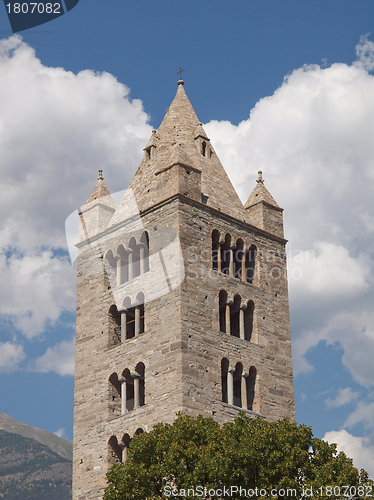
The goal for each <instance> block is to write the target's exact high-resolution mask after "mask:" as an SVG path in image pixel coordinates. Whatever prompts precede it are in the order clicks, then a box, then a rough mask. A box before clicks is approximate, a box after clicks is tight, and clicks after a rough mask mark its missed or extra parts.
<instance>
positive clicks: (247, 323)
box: [244, 300, 255, 341]
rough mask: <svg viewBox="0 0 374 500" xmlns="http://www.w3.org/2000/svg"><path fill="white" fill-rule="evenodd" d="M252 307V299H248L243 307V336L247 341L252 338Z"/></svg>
mask: <svg viewBox="0 0 374 500" xmlns="http://www.w3.org/2000/svg"><path fill="white" fill-rule="evenodd" d="M254 307H255V306H254V303H253V301H252V300H249V301H248V304H247V307H246V308H245V309H244V338H245V340H248V341H250V340H252V332H253V314H254Z"/></svg>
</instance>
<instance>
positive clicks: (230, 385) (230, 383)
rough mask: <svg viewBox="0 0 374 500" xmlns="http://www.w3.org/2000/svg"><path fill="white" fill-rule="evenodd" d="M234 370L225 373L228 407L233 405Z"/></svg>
mask: <svg viewBox="0 0 374 500" xmlns="http://www.w3.org/2000/svg"><path fill="white" fill-rule="evenodd" d="M234 371H235V369H234V368H230V369H229V370H228V371H227V402H228V404H229V405H233V404H234Z"/></svg>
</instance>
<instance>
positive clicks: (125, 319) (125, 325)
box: [120, 309, 127, 342]
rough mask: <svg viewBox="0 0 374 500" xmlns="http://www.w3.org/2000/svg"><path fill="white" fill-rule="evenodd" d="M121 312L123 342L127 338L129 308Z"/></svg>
mask: <svg viewBox="0 0 374 500" xmlns="http://www.w3.org/2000/svg"><path fill="white" fill-rule="evenodd" d="M120 312H121V342H124V341H125V340H126V329H127V314H126V313H127V309H124V310H123V311H120Z"/></svg>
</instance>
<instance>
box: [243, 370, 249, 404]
mask: <svg viewBox="0 0 374 500" xmlns="http://www.w3.org/2000/svg"><path fill="white" fill-rule="evenodd" d="M248 377H249V373H248V372H243V376H242V408H245V409H246V410H248V398H247V386H248V381H247V379H248Z"/></svg>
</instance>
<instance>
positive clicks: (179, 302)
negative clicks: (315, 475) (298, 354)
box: [73, 80, 295, 500]
mask: <svg viewBox="0 0 374 500" xmlns="http://www.w3.org/2000/svg"><path fill="white" fill-rule="evenodd" d="M285 245H286V240H285V239H284V236H283V210H282V208H280V207H279V205H278V204H277V203H276V201H275V200H274V199H273V197H272V196H271V194H270V193H269V191H268V190H267V189H266V187H265V185H264V180H263V178H262V173H261V172H260V173H259V178H258V180H257V185H256V187H255V188H254V190H253V191H252V193H251V195H250V196H249V198H248V200H247V202H246V204H245V205H244V206H243V204H242V203H241V201H240V199H239V197H238V195H237V193H236V192H235V189H234V187H233V186H232V184H231V182H230V180H229V178H228V176H227V174H226V172H225V170H224V168H223V167H222V165H221V163H220V161H219V159H218V157H217V155H216V153H215V151H214V148H213V146H212V144H211V142H210V140H209V138H208V137H207V134H206V132H205V131H204V129H203V126H202V124H201V123H200V122H199V120H198V118H197V116H196V114H195V111H194V109H193V107H192V105H191V103H190V101H189V99H188V97H187V95H186V92H185V90H184V82H183V81H182V80H180V81H179V82H178V91H177V94H176V96H175V98H174V100H173V102H172V103H171V105H170V107H169V109H168V111H167V113H166V115H165V118H164V120H163V121H162V123H161V125H160V127H159V129H158V130H157V131H153V133H152V135H151V138H150V140H149V142H148V144H147V145H146V147H145V148H144V158H143V160H142V162H141V164H140V166H139V168H138V170H137V171H136V173H135V176H134V178H133V180H132V182H131V184H130V186H129V189H128V190H127V191H126V192H125V194H124V196H123V199H122V201H121V202H120V204H119V205H118V206H117V205H116V203H115V202H114V200H113V198H112V197H111V195H110V193H109V191H108V190H107V188H106V186H105V183H104V179H103V176H102V172H101V171H100V172H99V178H98V181H97V185H96V187H95V189H94V191H93V192H92V194H91V196H90V197H89V199H88V201H87V202H86V204H85V205H84V207H83V208H82V211H81V213H80V233H79V243H78V245H77V246H78V250H79V256H78V285H77V286H78V291H77V336H76V373H75V412H74V460H73V470H74V472H73V499H74V500H86V499H100V498H101V496H102V494H103V490H104V488H105V485H106V481H105V474H106V472H107V471H108V469H109V468H110V466H111V465H112V464H113V463H116V462H118V461H123V460H125V459H126V453H127V449H128V447H129V445H130V442H131V439H132V437H133V435H134V434H137V433H140V432H143V431H149V430H151V428H152V426H153V425H154V424H156V423H157V422H160V421H161V422H172V421H173V420H174V418H175V414H176V412H178V411H182V412H184V413H187V414H190V415H199V414H201V415H203V416H206V417H213V418H214V419H216V420H217V421H218V422H225V421H228V420H232V419H233V418H234V417H235V415H237V413H238V412H239V411H240V410H242V411H244V412H245V413H247V414H248V415H250V416H262V417H264V418H266V419H269V420H277V419H282V418H285V417H289V418H290V419H291V420H294V416H295V414H294V396H293V381H292V360H291V343H290V327H289V309H288V290H287V275H286V252H285Z"/></svg>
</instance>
